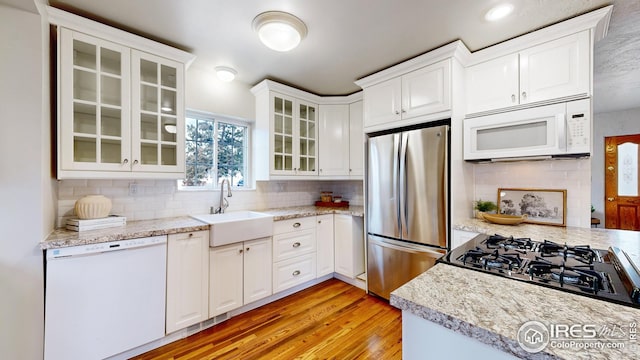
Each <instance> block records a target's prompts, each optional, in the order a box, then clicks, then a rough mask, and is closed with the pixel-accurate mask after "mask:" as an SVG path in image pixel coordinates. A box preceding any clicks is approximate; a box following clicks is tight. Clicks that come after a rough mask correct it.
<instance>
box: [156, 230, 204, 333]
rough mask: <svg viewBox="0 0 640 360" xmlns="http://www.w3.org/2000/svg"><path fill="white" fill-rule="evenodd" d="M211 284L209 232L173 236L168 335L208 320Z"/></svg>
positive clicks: (169, 263) (170, 240)
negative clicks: (209, 288)
mask: <svg viewBox="0 0 640 360" xmlns="http://www.w3.org/2000/svg"><path fill="white" fill-rule="evenodd" d="M208 287H209V232H208V231H197V232H190V233H181V234H171V235H169V236H168V247H167V319H166V332H167V334H168V333H171V332H174V331H176V330H180V329H183V328H186V327H188V326H190V325H193V324H196V323H199V322H201V321H204V320H206V319H207V316H208V297H209V293H208V291H207V289H208Z"/></svg>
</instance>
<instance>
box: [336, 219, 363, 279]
mask: <svg viewBox="0 0 640 360" xmlns="http://www.w3.org/2000/svg"><path fill="white" fill-rule="evenodd" d="M333 229H334V242H335V271H336V272H337V273H339V274H342V275H344V276H348V277H350V278H355V277H356V276H358V275H360V274H361V273H363V272H364V237H363V236H364V234H363V228H362V218H359V217H354V216H350V215H338V214H336V215H334V219H333Z"/></svg>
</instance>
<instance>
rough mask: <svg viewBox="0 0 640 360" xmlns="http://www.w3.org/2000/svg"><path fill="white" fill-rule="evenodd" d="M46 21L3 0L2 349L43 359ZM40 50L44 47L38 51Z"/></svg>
mask: <svg viewBox="0 0 640 360" xmlns="http://www.w3.org/2000/svg"><path fill="white" fill-rule="evenodd" d="M47 32H48V27H42V26H41V19H40V16H39V15H37V14H32V13H27V12H24V11H21V10H16V9H13V8H10V7H7V6H4V5H0V54H2V55H1V57H0V60H1V63H2V66H0V79H2V81H1V82H0V99H2V106H0V119H2V120H1V121H2V126H3V129H2V132H1V135H0V154H2V155H0V168H1V169H3V170H2V172H0V199H2V206H1V207H0V226H1V227H2V232H3V233H2V237H0V246H1V247H2V251H1V252H0V294H1V295H0V349H1V350H0V351H1V352H2V355H0V357H2V358H3V359H42V354H43V328H44V294H43V290H44V284H43V259H42V251H41V250H40V249H39V242H40V241H41V240H42V239H44V238H45V237H46V235H47V234H48V233H49V232H50V230H51V229H52V227H53V217H54V216H53V214H54V209H55V208H54V201H55V183H54V182H52V181H51V178H50V171H49V168H50V165H49V159H50V156H51V155H50V142H49V139H50V126H49V121H50V120H49V119H50V118H49V108H48V105H47V104H48V102H49V97H48V94H49V86H48V85H47V84H48V52H47V51H48V50H47V49H48V47H45V46H44V44H46V42H48V36H43V34H46V33H47ZM43 49H44V50H43Z"/></svg>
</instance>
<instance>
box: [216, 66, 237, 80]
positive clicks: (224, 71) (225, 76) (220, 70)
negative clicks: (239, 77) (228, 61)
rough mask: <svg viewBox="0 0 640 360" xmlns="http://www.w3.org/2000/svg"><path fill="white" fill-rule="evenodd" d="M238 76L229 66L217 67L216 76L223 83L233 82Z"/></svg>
mask: <svg viewBox="0 0 640 360" xmlns="http://www.w3.org/2000/svg"><path fill="white" fill-rule="evenodd" d="M236 74H238V72H237V71H236V70H235V69H233V68H230V67H228V66H216V76H218V79H220V80H221V81H224V82H231V81H233V79H235V78H236Z"/></svg>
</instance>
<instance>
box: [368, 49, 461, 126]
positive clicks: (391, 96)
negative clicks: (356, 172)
mask: <svg viewBox="0 0 640 360" xmlns="http://www.w3.org/2000/svg"><path fill="white" fill-rule="evenodd" d="M450 109H451V61H450V60H448V59H447V60H442V61H440V62H437V63H435V64H431V65H428V66H425V67H423V68H420V69H417V70H414V71H411V72H409V73H407V74H404V75H402V76H399V77H396V78H393V79H390V80H386V81H383V82H381V83H378V84H375V85H372V86H370V87H366V88H365V89H364V127H365V128H367V127H371V126H376V125H383V124H388V123H393V122H396V121H400V120H404V119H410V118H414V117H418V116H422V115H427V114H433V113H438V112H442V111H447V110H450Z"/></svg>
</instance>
